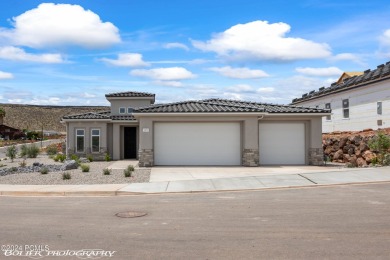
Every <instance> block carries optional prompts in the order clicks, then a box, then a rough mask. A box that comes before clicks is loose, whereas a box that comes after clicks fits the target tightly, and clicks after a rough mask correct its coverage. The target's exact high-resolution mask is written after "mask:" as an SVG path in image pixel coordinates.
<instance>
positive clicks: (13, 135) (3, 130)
mask: <svg viewBox="0 0 390 260" xmlns="http://www.w3.org/2000/svg"><path fill="white" fill-rule="evenodd" d="M23 136H24V133H23V131H21V130H19V129H16V128H13V127H10V126H7V125H4V124H0V138H4V139H5V140H13V139H18V138H21V137H23Z"/></svg>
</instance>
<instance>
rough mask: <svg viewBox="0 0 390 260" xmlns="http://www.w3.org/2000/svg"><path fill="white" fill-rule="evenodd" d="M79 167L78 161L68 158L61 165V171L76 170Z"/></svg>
mask: <svg viewBox="0 0 390 260" xmlns="http://www.w3.org/2000/svg"><path fill="white" fill-rule="evenodd" d="M78 167H79V165H78V163H77V162H76V161H75V160H66V161H65V162H64V164H63V165H62V166H61V171H68V170H74V169H77V168H78Z"/></svg>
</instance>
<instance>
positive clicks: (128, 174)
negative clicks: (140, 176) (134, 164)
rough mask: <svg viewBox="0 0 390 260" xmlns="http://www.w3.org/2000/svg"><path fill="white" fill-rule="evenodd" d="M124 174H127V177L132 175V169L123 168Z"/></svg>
mask: <svg viewBox="0 0 390 260" xmlns="http://www.w3.org/2000/svg"><path fill="white" fill-rule="evenodd" d="M123 174H124V175H125V177H126V178H127V177H131V175H132V174H133V172H132V171H129V170H128V169H125V170H123Z"/></svg>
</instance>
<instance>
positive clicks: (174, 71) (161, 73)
mask: <svg viewBox="0 0 390 260" xmlns="http://www.w3.org/2000/svg"><path fill="white" fill-rule="evenodd" d="M130 75H132V76H137V77H145V78H150V79H154V80H161V81H177V80H183V79H192V78H195V77H196V75H194V74H193V73H192V72H191V71H188V70H187V69H185V68H182V67H171V68H157V69H149V70H146V69H136V70H132V71H131V72H130Z"/></svg>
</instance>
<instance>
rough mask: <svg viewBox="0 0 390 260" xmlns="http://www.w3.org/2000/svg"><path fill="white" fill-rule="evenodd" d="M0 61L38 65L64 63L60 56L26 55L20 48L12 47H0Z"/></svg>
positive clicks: (49, 54)
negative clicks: (29, 62) (38, 63)
mask: <svg viewBox="0 0 390 260" xmlns="http://www.w3.org/2000/svg"><path fill="white" fill-rule="evenodd" d="M0 59H5V60H14V61H32V62H40V63H62V62H64V60H63V58H62V56H61V54H54V53H47V54H32V53H27V52H25V51H24V50H23V49H21V48H17V47H13V46H5V47H0Z"/></svg>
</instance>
